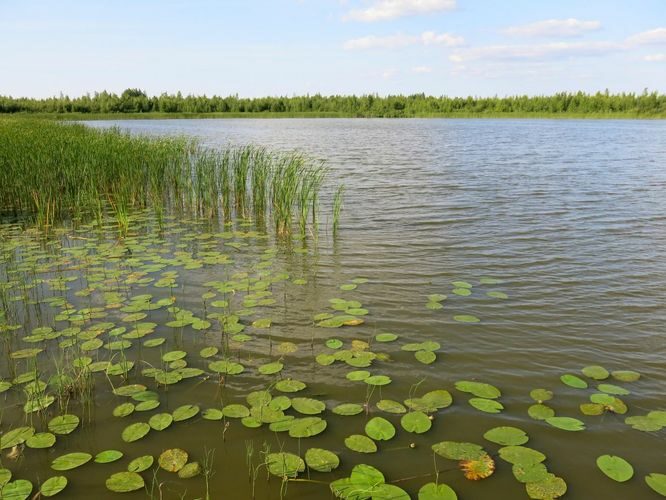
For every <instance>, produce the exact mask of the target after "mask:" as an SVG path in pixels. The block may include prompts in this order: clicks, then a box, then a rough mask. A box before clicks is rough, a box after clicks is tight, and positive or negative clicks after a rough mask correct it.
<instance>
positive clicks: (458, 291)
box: [452, 288, 472, 297]
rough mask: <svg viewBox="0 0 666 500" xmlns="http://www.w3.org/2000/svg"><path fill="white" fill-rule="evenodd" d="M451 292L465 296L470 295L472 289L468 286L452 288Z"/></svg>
mask: <svg viewBox="0 0 666 500" xmlns="http://www.w3.org/2000/svg"><path fill="white" fill-rule="evenodd" d="M452 291H453V293H455V294H456V295H460V296H461V297H467V296H469V295H472V291H471V290H470V289H469V288H454V289H453V290H452Z"/></svg>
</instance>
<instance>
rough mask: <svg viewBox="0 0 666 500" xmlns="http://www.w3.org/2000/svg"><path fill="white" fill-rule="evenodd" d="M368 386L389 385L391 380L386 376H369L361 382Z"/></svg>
mask: <svg viewBox="0 0 666 500" xmlns="http://www.w3.org/2000/svg"><path fill="white" fill-rule="evenodd" d="M363 381H364V382H365V383H366V384H368V385H374V386H382V385H388V384H390V383H391V379H390V378H389V377H387V376H386V375H371V376H370V377H368V378H366V379H364V380H363Z"/></svg>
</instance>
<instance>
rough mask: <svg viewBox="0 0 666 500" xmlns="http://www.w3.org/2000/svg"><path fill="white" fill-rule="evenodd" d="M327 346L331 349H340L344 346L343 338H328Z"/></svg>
mask: <svg viewBox="0 0 666 500" xmlns="http://www.w3.org/2000/svg"><path fill="white" fill-rule="evenodd" d="M326 347H328V348H330V349H340V348H341V347H342V340H340V339H328V340H327V341H326Z"/></svg>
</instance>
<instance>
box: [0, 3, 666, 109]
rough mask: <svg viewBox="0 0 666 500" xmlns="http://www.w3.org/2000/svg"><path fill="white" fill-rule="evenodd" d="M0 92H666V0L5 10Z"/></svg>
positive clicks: (0, 24) (14, 6)
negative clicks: (129, 88) (142, 90)
mask: <svg viewBox="0 0 666 500" xmlns="http://www.w3.org/2000/svg"><path fill="white" fill-rule="evenodd" d="M0 54H2V59H1V61H2V64H1V65H0V94H2V95H14V96H33V97H46V96H51V95H57V94H59V93H60V92H63V93H65V94H69V95H80V94H84V93H86V92H90V93H92V92H94V91H101V90H108V91H113V92H121V91H122V90H123V89H125V88H127V87H139V88H142V89H144V90H146V91H147V92H148V93H149V94H160V93H162V92H176V91H179V90H180V91H182V92H183V93H185V94H189V93H193V94H208V95H211V94H218V95H229V94H239V95H241V96H247V97H254V96H263V95H294V94H306V93H310V94H312V93H317V92H319V93H322V94H327V95H328V94H352V93H354V94H365V93H378V94H380V95H385V94H396V93H403V94H409V93H417V92H425V93H426V94H433V95H444V94H445V95H451V96H455V95H459V96H466V95H478V96H487V95H496V94H497V95H513V94H531V95H534V94H550V93H553V92H558V91H574V90H579V89H580V90H584V91H590V92H591V91H596V90H603V89H605V88H608V89H610V90H611V91H635V92H640V91H642V90H643V89H644V88H649V89H650V90H657V91H660V92H666V1H665V0H634V1H632V2H629V1H626V0H621V1H620V0H585V1H582V0H575V1H573V0H557V1H540V0H539V1H535V0H531V1H528V0H512V1H504V2H503V1H497V0H494V1H492V0H266V1H264V0H244V1H243V0H219V1H204V0H187V1H186V0H133V1H127V0H114V1H110V0H109V1H96V0H86V1H74V0H69V1H67V0H60V1H53V0H41V1H37V0H0Z"/></svg>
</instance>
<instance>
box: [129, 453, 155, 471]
mask: <svg viewBox="0 0 666 500" xmlns="http://www.w3.org/2000/svg"><path fill="white" fill-rule="evenodd" d="M154 462H155V459H154V458H153V456H152V455H142V456H140V457H137V458H135V459H134V460H132V461H131V462H130V463H129V464H128V465H127V470H128V472H143V471H145V470H148V469H150V468H151V467H152V466H153V463H154Z"/></svg>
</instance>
